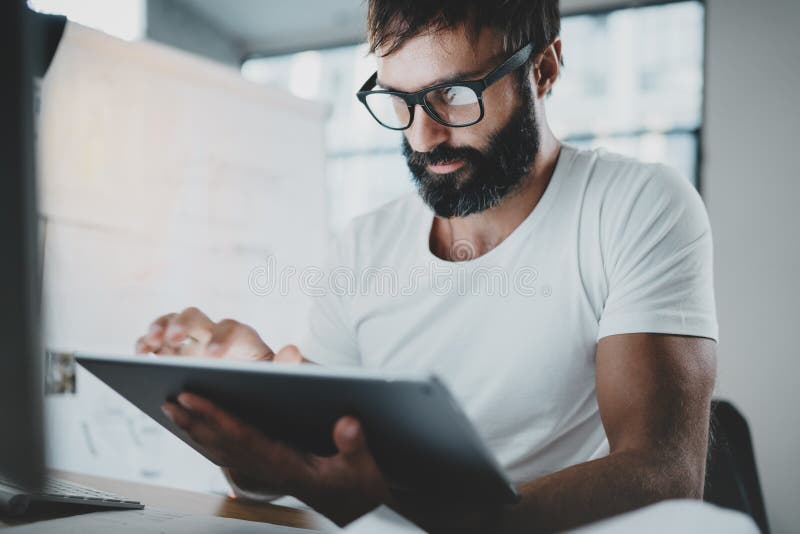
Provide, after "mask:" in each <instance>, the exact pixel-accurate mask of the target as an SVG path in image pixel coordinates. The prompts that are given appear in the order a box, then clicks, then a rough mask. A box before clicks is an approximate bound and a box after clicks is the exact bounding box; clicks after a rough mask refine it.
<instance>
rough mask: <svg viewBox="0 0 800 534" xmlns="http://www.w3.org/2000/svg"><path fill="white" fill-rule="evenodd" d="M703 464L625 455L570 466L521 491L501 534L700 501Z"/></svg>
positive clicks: (562, 527) (682, 458) (507, 513)
mask: <svg viewBox="0 0 800 534" xmlns="http://www.w3.org/2000/svg"><path fill="white" fill-rule="evenodd" d="M703 477H704V465H700V466H698V465H697V462H696V461H694V460H693V459H692V458H690V457H687V456H682V455H681V454H675V455H666V454H654V453H649V452H640V451H623V452H617V453H614V454H611V455H609V456H607V457H605V458H601V459H598V460H593V461H591V462H586V463H582V464H578V465H575V466H573V467H569V468H567V469H564V470H562V471H558V472H556V473H553V474H551V475H548V476H545V477H542V478H540V479H538V480H535V481H532V482H529V483H527V484H524V485H523V486H522V487H521V488H520V492H521V494H522V499H521V501H520V503H519V504H517V505H515V506H513V507H508V508H506V509H504V510H503V511H502V512H501V514H500V520H499V523H500V524H499V525H498V528H497V529H495V531H499V532H508V533H514V532H525V533H530V532H553V531H561V530H565V529H568V528H573V527H577V526H579V525H583V524H586V523H590V522H592V521H597V520H600V519H604V518H606V517H610V516H613V515H617V514H620V513H624V512H628V511H630V510H634V509H636V508H640V507H642V506H646V505H648V504H652V503H654V502H657V501H660V500H664V499H673V498H701V497H702V492H703Z"/></svg>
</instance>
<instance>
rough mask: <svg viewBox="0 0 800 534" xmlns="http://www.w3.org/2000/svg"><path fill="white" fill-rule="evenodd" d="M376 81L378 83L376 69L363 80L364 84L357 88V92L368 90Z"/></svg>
mask: <svg viewBox="0 0 800 534" xmlns="http://www.w3.org/2000/svg"><path fill="white" fill-rule="evenodd" d="M377 83H378V71H375V73H374V74H373V75H372V76H370V77H369V80H367V81H366V82H364V85H362V86H361V89H359V90H358V92H359V93H363V92H364V91H369V90H371V89H372V88H374V87H375V85H376V84H377Z"/></svg>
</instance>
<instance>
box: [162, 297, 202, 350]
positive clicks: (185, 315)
mask: <svg viewBox="0 0 800 534" xmlns="http://www.w3.org/2000/svg"><path fill="white" fill-rule="evenodd" d="M213 327H214V323H213V321H211V319H209V318H208V316H207V315H206V314H205V313H203V312H201V311H200V310H198V309H197V308H186V309H185V310H183V311H182V312H181V313H180V314H178V315H177V316H175V317H173V318H172V319H170V320H169V322H168V324H167V327H166V330H165V332H164V344H165V345H167V346H169V347H172V348H173V349H177V350H178V351H179V352H180V353H182V354H183V353H187V354H188V352H190V351H196V350H197V348H198V347H196V346H195V347H191V345H192V344H191V343H190V344H189V345H188V346H185V345H184V343H183V342H184V340H186V339H187V338H193V339H194V340H196V341H197V342H199V344H200V345H205V344H206V343H208V340H209V339H211V331H212V329H213ZM184 348H186V349H187V350H183V349H184Z"/></svg>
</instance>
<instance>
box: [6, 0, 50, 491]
mask: <svg viewBox="0 0 800 534" xmlns="http://www.w3.org/2000/svg"><path fill="white" fill-rule="evenodd" d="M63 26H64V21H63V20H54V19H53V18H44V19H43V18H41V17H37V16H35V15H33V14H32V13H31V12H30V11H29V10H28V8H27V6H26V3H25V1H24V0H3V1H2V2H0V72H2V76H3V83H2V84H0V243H2V247H3V251H2V257H3V259H2V260H0V287H2V299H0V477H5V478H6V479H8V480H12V481H15V482H18V483H20V484H25V485H26V486H28V487H38V486H39V484H40V483H41V480H42V478H43V471H44V467H43V466H44V428H43V427H44V421H43V408H42V405H43V389H44V386H43V381H44V378H43V377H44V374H43V372H42V365H43V351H42V340H41V321H40V317H41V313H40V308H41V275H40V271H41V262H40V260H39V255H40V251H39V238H38V234H39V232H38V216H37V198H36V189H37V187H36V172H35V157H34V152H35V150H34V83H33V80H34V76H36V75H41V74H43V72H44V71H45V70H46V67H47V63H49V60H50V59H51V58H52V56H53V54H54V53H55V48H56V47H57V45H58V40H59V39H60V34H61V32H62V31H63ZM48 28H49V29H48Z"/></svg>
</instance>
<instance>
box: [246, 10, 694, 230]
mask: <svg viewBox="0 0 800 534" xmlns="http://www.w3.org/2000/svg"><path fill="white" fill-rule="evenodd" d="M704 15H705V13H704V6H703V4H702V2H700V1H697V0H691V1H681V2H670V3H666V4H663V5H654V6H648V7H630V8H624V9H616V10H613V11H608V12H601V13H587V14H575V15H566V16H564V18H563V20H562V32H561V36H562V39H563V43H564V46H563V55H564V62H565V68H564V70H563V73H562V76H561V79H560V80H559V81H558V83H557V85H556V87H555V89H554V91H553V95H552V97H550V99H549V101H548V103H547V114H548V120H549V121H550V124H551V126H552V127H553V129H554V131H555V133H556V135H558V136H559V137H560V138H561V139H562V140H564V141H566V142H567V143H571V144H574V145H577V146H580V147H592V148H595V147H603V148H606V149H608V150H610V151H613V152H619V153H622V154H625V155H629V156H633V157H636V158H639V159H641V160H644V161H655V162H662V163H665V164H667V165H670V166H672V167H674V168H676V169H677V170H678V171H679V172H681V173H682V174H683V175H684V176H685V177H686V178H687V179H688V180H690V181H691V182H692V183H694V184H695V185H698V180H699V177H698V168H699V161H698V154H699V142H700V128H701V127H702V108H703V54H704V51H703V43H704ZM374 69H375V64H374V59H373V58H371V57H369V56H368V54H367V46H366V45H365V44H358V45H353V46H345V47H339V48H332V49H326V50H316V51H307V52H301V53H297V54H290V55H284V56H276V57H265V58H251V59H248V60H247V61H245V62H244V63H243V65H242V74H243V75H244V76H245V77H246V78H248V79H250V80H253V81H256V82H258V83H263V84H266V85H270V86H277V87H282V88H284V89H286V90H288V91H291V92H292V93H294V94H295V95H298V96H300V97H303V98H310V99H317V100H324V101H326V102H327V103H328V104H329V105H330V106H331V115H330V117H329V119H328V125H327V148H326V150H327V171H326V173H327V175H326V184H327V191H326V198H327V211H328V223H329V229H330V231H331V232H336V231H338V230H340V229H341V228H342V227H343V226H344V225H345V224H346V223H347V222H348V221H349V220H350V219H352V218H353V217H354V216H357V215H359V214H362V213H366V212H368V211H370V210H372V209H375V208H377V207H378V206H380V205H381V204H383V203H385V202H387V201H390V200H392V199H393V198H396V197H397V196H399V195H401V194H403V193H405V192H410V191H413V189H414V187H413V184H412V183H411V180H410V179H409V175H408V170H407V168H406V165H405V161H404V159H403V157H402V155H401V153H400V135H402V134H400V133H398V132H394V131H391V130H387V129H385V128H382V127H381V126H379V125H378V124H377V123H376V122H375V121H374V120H373V119H372V117H370V115H369V113H367V112H366V110H364V109H362V106H361V104H360V103H359V102H358V101H357V99H356V97H355V92H356V90H357V89H358V87H359V86H360V85H361V84H362V83H363V82H364V80H366V79H367V78H368V77H369V76H370V75H371V74H372V72H373V71H374Z"/></svg>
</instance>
